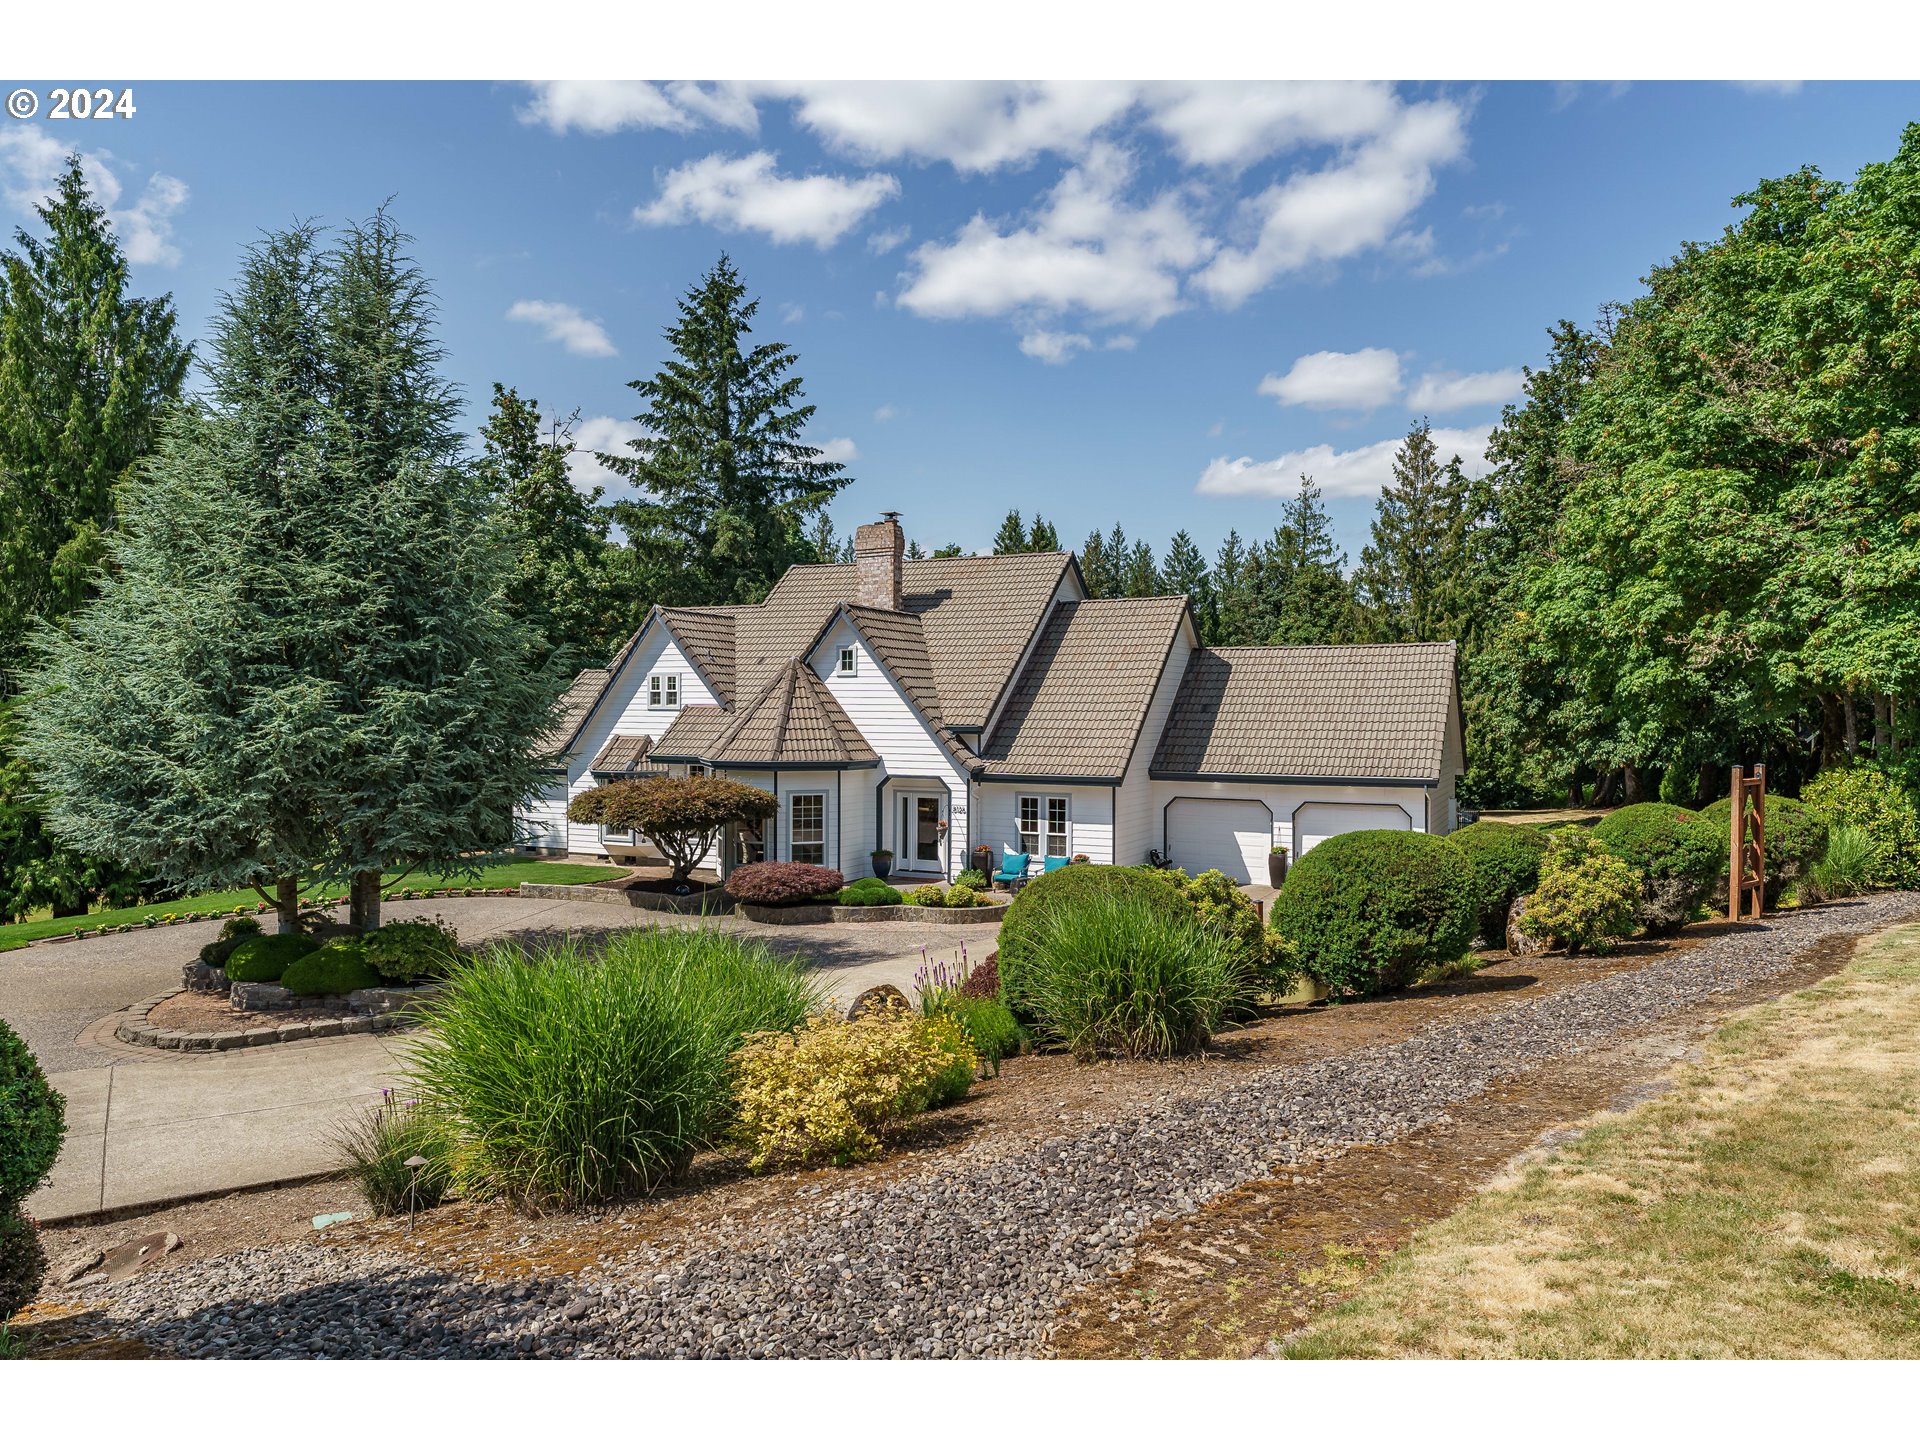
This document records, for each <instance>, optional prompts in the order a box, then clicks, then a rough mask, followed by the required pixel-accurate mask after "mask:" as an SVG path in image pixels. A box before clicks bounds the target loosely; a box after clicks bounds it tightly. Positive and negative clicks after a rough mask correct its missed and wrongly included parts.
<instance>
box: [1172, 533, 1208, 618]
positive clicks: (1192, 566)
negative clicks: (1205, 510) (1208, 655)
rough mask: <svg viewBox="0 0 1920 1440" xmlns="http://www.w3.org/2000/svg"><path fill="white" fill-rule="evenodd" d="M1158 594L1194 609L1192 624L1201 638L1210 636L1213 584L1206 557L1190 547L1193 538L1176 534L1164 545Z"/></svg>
mask: <svg viewBox="0 0 1920 1440" xmlns="http://www.w3.org/2000/svg"><path fill="white" fill-rule="evenodd" d="M1160 593H1161V594H1163V595H1184V596H1186V597H1187V601H1188V603H1189V604H1191V605H1192V606H1193V623H1194V624H1195V626H1197V627H1198V629H1199V631H1200V634H1201V635H1202V636H1207V635H1211V634H1212V633H1213V629H1214V626H1215V624H1216V623H1217V622H1216V620H1215V617H1214V614H1213V580H1212V577H1211V576H1209V575H1208V574H1207V561H1206V557H1205V556H1204V555H1202V554H1201V553H1200V547H1199V546H1198V545H1196V544H1194V543H1193V536H1191V535H1189V534H1188V533H1187V532H1186V531H1184V530H1176V531H1175V532H1174V536H1173V539H1172V540H1171V541H1170V542H1169V543H1168V545H1167V560H1166V564H1165V565H1164V566H1162V567H1161V571H1160Z"/></svg>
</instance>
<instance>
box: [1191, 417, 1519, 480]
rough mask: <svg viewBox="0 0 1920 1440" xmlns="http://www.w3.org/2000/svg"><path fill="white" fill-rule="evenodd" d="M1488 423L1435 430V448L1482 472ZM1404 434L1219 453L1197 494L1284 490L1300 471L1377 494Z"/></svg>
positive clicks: (1471, 470)
mask: <svg viewBox="0 0 1920 1440" xmlns="http://www.w3.org/2000/svg"><path fill="white" fill-rule="evenodd" d="M1492 430H1493V427H1492V426H1491V425H1482V426H1479V427H1477V428H1472V429H1466V430H1443V429H1439V428H1436V429H1435V430H1434V431H1433V432H1432V433H1433V444H1434V448H1435V450H1437V451H1438V452H1439V454H1440V457H1441V460H1442V461H1443V462H1444V461H1446V460H1450V459H1452V458H1453V456H1455V455H1458V456H1459V457H1460V459H1461V463H1462V465H1463V467H1464V468H1465V470H1466V472H1467V474H1469V475H1473V476H1479V475H1484V474H1486V473H1487V471H1488V470H1489V469H1490V468H1491V467H1490V466H1489V465H1488V463H1487V458H1486V452H1487V437H1488V436H1489V435H1490V434H1491V433H1492ZM1404 439H1405V437H1404V436H1399V437H1396V438H1394V439H1392V440H1381V441H1378V442H1377V443H1375V444H1372V445H1362V446H1360V447H1359V448H1358V449H1354V450H1335V449H1334V448H1333V447H1332V446H1331V445H1312V446H1309V447H1308V448H1307V449H1305V450H1293V451H1289V452H1288V453H1287V454H1285V455H1281V456H1279V457H1278V458H1277V459H1273V460H1254V459H1252V458H1250V457H1248V456H1245V455H1242V456H1241V457H1240V458H1239V459H1238V460H1229V459H1227V457H1226V456H1224V455H1222V456H1220V457H1218V458H1217V459H1215V460H1213V461H1211V462H1210V463H1209V464H1208V465H1207V468H1206V470H1205V471H1204V472H1203V473H1202V474H1201V476H1200V483H1199V484H1198V485H1196V486H1195V487H1194V489H1195V491H1196V492H1197V493H1198V494H1201V495H1259V496H1287V495H1291V494H1293V493H1294V491H1295V490H1296V489H1297V488H1298V487H1299V484H1300V477H1301V476H1302V475H1311V476H1312V477H1313V478H1314V480H1315V481H1317V482H1318V483H1319V486H1320V488H1321V490H1322V491H1324V492H1325V493H1326V494H1328V495H1358V496H1366V497H1371V496H1374V495H1378V494H1379V493H1380V491H1381V490H1382V489H1383V488H1385V487H1386V485H1387V484H1389V483H1390V482H1391V481H1392V479H1393V455H1394V452H1395V451H1396V450H1398V449H1399V448H1400V446H1401V444H1402V443H1403V441H1404Z"/></svg>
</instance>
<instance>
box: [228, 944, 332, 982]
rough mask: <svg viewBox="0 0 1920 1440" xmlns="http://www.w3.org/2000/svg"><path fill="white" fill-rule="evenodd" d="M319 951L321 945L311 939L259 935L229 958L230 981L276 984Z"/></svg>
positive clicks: (238, 948)
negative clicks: (294, 965) (300, 961)
mask: <svg viewBox="0 0 1920 1440" xmlns="http://www.w3.org/2000/svg"><path fill="white" fill-rule="evenodd" d="M319 948H320V942H319V941H318V940H316V939H314V938H313V937H312V936H311V935H299V934H294V935H255V936H252V937H251V938H249V939H246V940H242V941H241V942H240V944H239V945H238V946H236V947H235V948H234V950H233V952H232V953H231V954H230V955H228V956H227V978H228V979H230V980H264V981H267V982H269V983H271V982H275V981H278V980H279V979H280V977H281V976H283V975H285V974H286V973H287V967H288V966H289V965H291V964H292V963H293V962H294V961H296V960H298V959H299V958H300V957H301V956H303V955H311V954H312V953H313V952H314V951H316V950H318V949H319Z"/></svg>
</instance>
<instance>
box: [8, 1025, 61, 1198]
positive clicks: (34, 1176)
mask: <svg viewBox="0 0 1920 1440" xmlns="http://www.w3.org/2000/svg"><path fill="white" fill-rule="evenodd" d="M66 1114H67V1101H66V1097H65V1096H63V1095H62V1094H61V1093H60V1092H59V1091H58V1090H56V1089H54V1088H53V1086H51V1085H49V1084H48V1083H47V1077H46V1074H45V1073H44V1072H43V1071H42V1070H41V1069H40V1062H39V1061H38V1060H36V1059H35V1058H34V1055H33V1052H32V1051H31V1050H29V1049H28V1048H27V1042H26V1041H24V1040H22V1039H21V1038H20V1037H19V1036H18V1035H16V1034H15V1033H14V1032H13V1028H12V1027H11V1026H9V1025H8V1024H7V1023H6V1022H5V1021H4V1020H0V1208H4V1207H6V1206H9V1205H13V1204H17V1203H18V1202H19V1201H21V1200H24V1199H26V1198H27V1196H28V1195H30V1194H32V1193H33V1191H34V1190H35V1189H37V1188H38V1187H39V1184H40V1182H41V1181H42V1180H44V1179H46V1178H47V1172H48V1171H49V1170H51V1169H53V1162H54V1159H55V1157H57V1156H58V1155H59V1154H60V1142H61V1140H62V1139H63V1138H64V1137H65V1136H66V1133H67V1122H66Z"/></svg>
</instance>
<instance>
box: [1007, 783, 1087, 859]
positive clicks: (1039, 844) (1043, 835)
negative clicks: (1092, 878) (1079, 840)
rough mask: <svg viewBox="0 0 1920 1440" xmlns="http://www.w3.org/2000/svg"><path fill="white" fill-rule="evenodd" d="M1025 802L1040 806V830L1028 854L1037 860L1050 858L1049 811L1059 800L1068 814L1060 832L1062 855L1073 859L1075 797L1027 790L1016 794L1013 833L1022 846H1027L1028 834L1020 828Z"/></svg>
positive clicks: (1037, 820) (1038, 821)
mask: <svg viewBox="0 0 1920 1440" xmlns="http://www.w3.org/2000/svg"><path fill="white" fill-rule="evenodd" d="M1025 800H1031V801H1033V802H1034V803H1035V804H1036V805H1038V806H1039V812H1040V813H1039V815H1038V817H1037V819H1036V824H1037V825H1038V827H1039V828H1038V829H1037V830H1036V831H1035V843H1034V847H1033V849H1032V850H1030V851H1028V852H1027V853H1028V854H1030V855H1032V856H1033V857H1034V858H1035V859H1036V860H1045V859H1047V858H1049V857H1048V854H1047V836H1048V834H1049V833H1050V829H1049V816H1048V814H1047V810H1048V806H1049V805H1050V804H1051V803H1052V802H1053V801H1055V800H1058V801H1059V802H1060V804H1061V806H1062V807H1063V808H1064V809H1065V810H1066V812H1067V813H1066V818H1065V820H1064V821H1063V822H1062V823H1063V824H1064V826H1065V828H1064V829H1063V830H1062V831H1061V832H1060V843H1061V845H1062V846H1063V847H1064V848H1063V849H1062V850H1061V851H1060V854H1061V855H1064V856H1067V857H1068V858H1069V859H1071V858H1072V856H1073V797H1072V796H1071V795H1062V794H1058V793H1056V792H1050V791H1045V790H1025V791H1021V792H1020V793H1018V794H1016V795H1015V796H1014V797H1013V833H1014V834H1015V835H1017V836H1020V837H1021V839H1020V843H1021V844H1022V845H1025V844H1026V832H1025V831H1024V830H1022V829H1021V828H1020V805H1021V802H1022V801H1025ZM1053 858H1058V857H1057V856H1056V857H1053Z"/></svg>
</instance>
